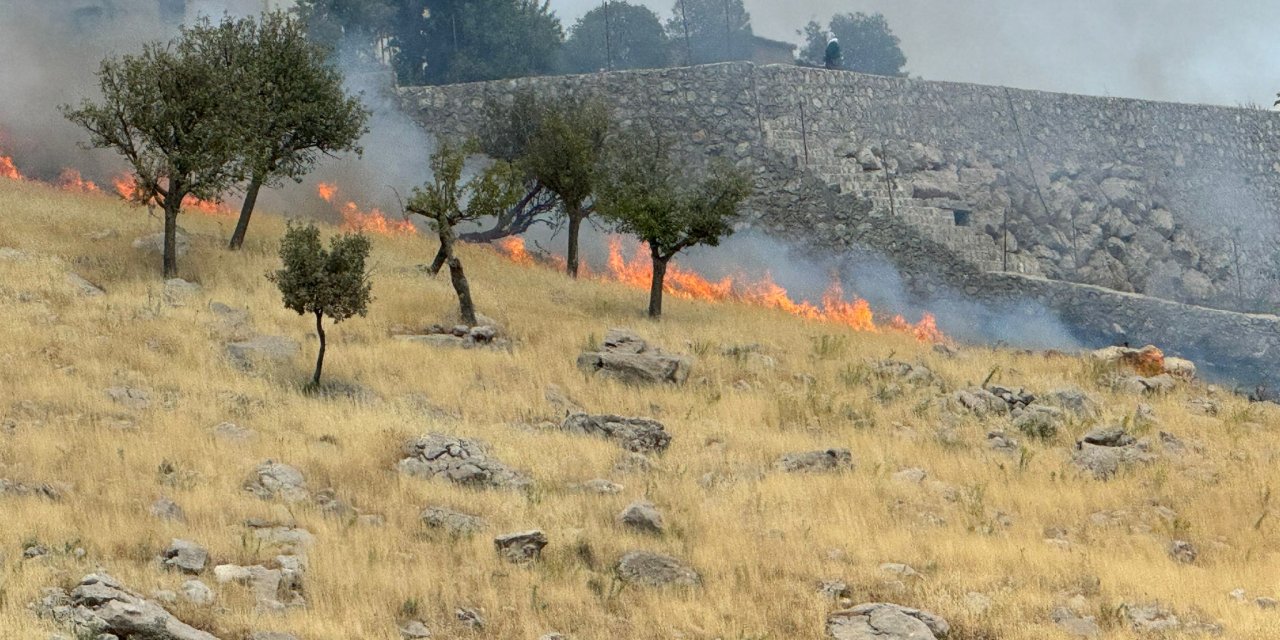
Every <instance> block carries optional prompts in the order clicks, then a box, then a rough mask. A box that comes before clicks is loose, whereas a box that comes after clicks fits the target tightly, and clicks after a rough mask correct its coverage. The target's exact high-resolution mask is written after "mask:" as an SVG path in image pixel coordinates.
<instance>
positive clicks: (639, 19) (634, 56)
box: [561, 0, 683, 73]
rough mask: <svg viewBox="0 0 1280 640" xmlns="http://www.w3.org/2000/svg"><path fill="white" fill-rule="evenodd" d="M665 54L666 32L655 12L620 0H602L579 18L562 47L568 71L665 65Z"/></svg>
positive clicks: (588, 71)
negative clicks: (602, 1)
mask: <svg viewBox="0 0 1280 640" xmlns="http://www.w3.org/2000/svg"><path fill="white" fill-rule="evenodd" d="M681 42H683V40H682V41H681ZM667 54H668V49H667V34H666V33H665V32H664V31H663V29H662V22H661V21H660V20H659V19H658V14H656V13H654V12H653V10H651V9H649V8H648V7H646V6H644V5H637V4H629V3H627V2H623V1H622V0H610V1H608V2H605V3H604V4H603V5H601V6H599V7H596V8H594V9H592V10H590V11H588V12H587V13H586V14H585V15H583V16H582V17H581V18H578V22H576V23H575V24H574V25H573V28H572V29H570V30H569V38H568V39H567V40H565V43H564V47H563V48H562V49H561V59H562V60H563V65H564V66H563V68H564V70H565V71H567V72H569V73H591V72H594V71H600V70H601V69H606V70H613V69H654V68H658V67H664V66H666V65H667Z"/></svg>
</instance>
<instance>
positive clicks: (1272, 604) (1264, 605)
mask: <svg viewBox="0 0 1280 640" xmlns="http://www.w3.org/2000/svg"><path fill="white" fill-rule="evenodd" d="M1253 604H1255V605H1257V607H1258V608H1259V609H1275V608H1276V607H1277V606H1280V601H1277V600H1276V599H1275V598H1263V597H1258V598H1254V599H1253Z"/></svg>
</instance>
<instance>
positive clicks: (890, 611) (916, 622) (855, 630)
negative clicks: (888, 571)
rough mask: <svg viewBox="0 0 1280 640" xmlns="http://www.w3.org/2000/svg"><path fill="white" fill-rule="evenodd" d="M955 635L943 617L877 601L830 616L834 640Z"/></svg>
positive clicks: (927, 638) (829, 633) (917, 639)
mask: <svg viewBox="0 0 1280 640" xmlns="http://www.w3.org/2000/svg"><path fill="white" fill-rule="evenodd" d="M950 632H951V625H949V624H947V621H946V620H943V619H942V618H941V617H939V616H937V615H934V614H932V613H929V612H928V611H921V610H919V609H911V608H908V607H902V606H899V605H896V604H887V603H883V602H873V603H867V604H860V605H858V606H856V607H852V608H850V609H844V610H841V611H836V612H835V613H832V614H831V615H829V616H827V636H828V637H830V638H833V639H834V640H940V639H941V638H945V637H946V636H947V634H948V633H950Z"/></svg>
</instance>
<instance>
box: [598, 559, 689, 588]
mask: <svg viewBox="0 0 1280 640" xmlns="http://www.w3.org/2000/svg"><path fill="white" fill-rule="evenodd" d="M614 571H615V572H616V573H617V575H618V579H619V580H622V581H623V582H625V583H627V584H635V585H642V586H648V587H665V586H682V587H696V586H698V585H699V584H701V583H702V576H700V575H698V572H697V571H694V569H693V568H692V567H690V566H689V565H687V564H685V563H683V562H681V561H680V560H677V559H675V558H673V557H671V556H667V555H663V554H660V553H653V552H650V551H629V552H627V553H626V554H625V555H623V556H622V558H621V559H620V560H618V564H617V566H615V567H614Z"/></svg>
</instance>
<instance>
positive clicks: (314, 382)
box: [311, 311, 325, 387]
mask: <svg viewBox="0 0 1280 640" xmlns="http://www.w3.org/2000/svg"><path fill="white" fill-rule="evenodd" d="M316 335H318V336H320V353H319V354H317V355H316V373H315V375H313V376H311V386H313V387H318V386H320V372H321V371H322V370H323V369H324V349H325V336H324V314H323V313H321V312H319V311H317V312H316Z"/></svg>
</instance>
